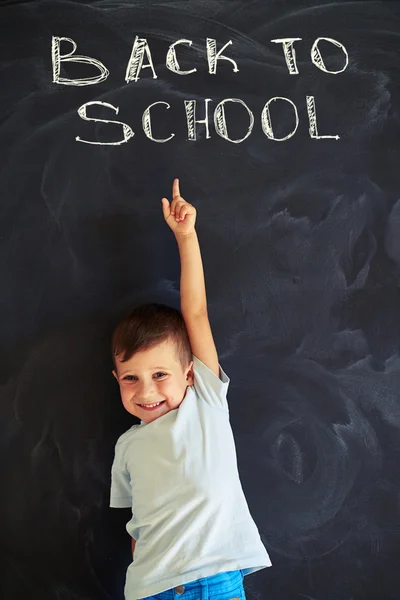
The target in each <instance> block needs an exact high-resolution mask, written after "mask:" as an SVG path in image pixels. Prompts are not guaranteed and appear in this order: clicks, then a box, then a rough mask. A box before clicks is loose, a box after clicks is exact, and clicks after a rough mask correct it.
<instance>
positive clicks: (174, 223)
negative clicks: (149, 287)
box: [162, 179, 220, 377]
mask: <svg viewBox="0 0 400 600" xmlns="http://www.w3.org/2000/svg"><path fill="white" fill-rule="evenodd" d="M162 204H163V212H164V218H165V220H166V222H167V223H168V225H169V227H170V228H171V229H172V231H173V233H174V235H175V238H176V241H177V244H178V248H179V256H180V260H181V281H180V295H181V312H182V316H183V318H184V320H185V324H186V329H187V332H188V335H189V340H190V345H191V348H192V353H193V354H194V355H195V356H197V358H198V359H199V360H201V362H203V363H204V364H205V365H206V366H207V367H208V368H209V369H211V370H212V371H213V372H214V373H215V374H216V376H217V377H219V376H220V373H219V361H218V354H217V350H216V348H215V343H214V339H213V336H212V332H211V326H210V322H209V319H208V311H207V298H206V286H205V281H204V271H203V262H202V259H201V252H200V246H199V241H198V238H197V233H196V231H195V228H194V226H195V222H196V209H195V207H194V206H192V205H191V204H189V203H188V202H186V201H185V200H184V199H183V198H182V196H181V195H180V190H179V180H178V179H175V180H174V183H173V186H172V203H171V207H170V206H169V202H168V200H167V199H166V198H163V199H162Z"/></svg>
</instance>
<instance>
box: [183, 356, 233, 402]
mask: <svg viewBox="0 0 400 600" xmlns="http://www.w3.org/2000/svg"><path fill="white" fill-rule="evenodd" d="M192 356H193V371H194V388H195V390H196V392H197V393H198V395H199V396H201V397H202V398H203V399H204V400H205V401H206V402H207V403H208V404H211V405H212V406H215V407H217V408H223V409H225V410H228V401H227V398H226V395H227V393H228V387H229V382H230V379H229V377H228V375H227V374H226V373H225V371H224V370H223V368H222V367H221V365H219V370H220V377H217V376H216V374H215V373H214V371H211V369H210V368H209V367H207V365H205V364H204V363H203V362H201V360H200V359H198V358H197V356H195V355H194V354H193V355H192Z"/></svg>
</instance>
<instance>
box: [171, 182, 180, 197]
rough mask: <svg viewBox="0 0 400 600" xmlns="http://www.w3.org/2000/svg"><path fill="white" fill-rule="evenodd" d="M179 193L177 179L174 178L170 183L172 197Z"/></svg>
mask: <svg viewBox="0 0 400 600" xmlns="http://www.w3.org/2000/svg"><path fill="white" fill-rule="evenodd" d="M180 195H181V193H180V191H179V179H174V183H173V184H172V199H174V198H176V197H177V196H180Z"/></svg>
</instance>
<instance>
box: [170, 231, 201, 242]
mask: <svg viewBox="0 0 400 600" xmlns="http://www.w3.org/2000/svg"><path fill="white" fill-rule="evenodd" d="M174 235H175V239H176V241H177V242H179V240H185V239H190V238H194V237H197V233H196V231H195V230H193V231H191V232H190V233H186V234H183V233H179V234H177V233H175V234H174Z"/></svg>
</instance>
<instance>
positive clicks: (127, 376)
mask: <svg viewBox="0 0 400 600" xmlns="http://www.w3.org/2000/svg"><path fill="white" fill-rule="evenodd" d="M156 375H161V377H163V376H164V375H166V373H162V372H161V371H158V373H156ZM134 378H135V376H134V375H126V376H125V377H124V380H127V381H133V380H134ZM156 379H160V378H159V377H157V378H156Z"/></svg>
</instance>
